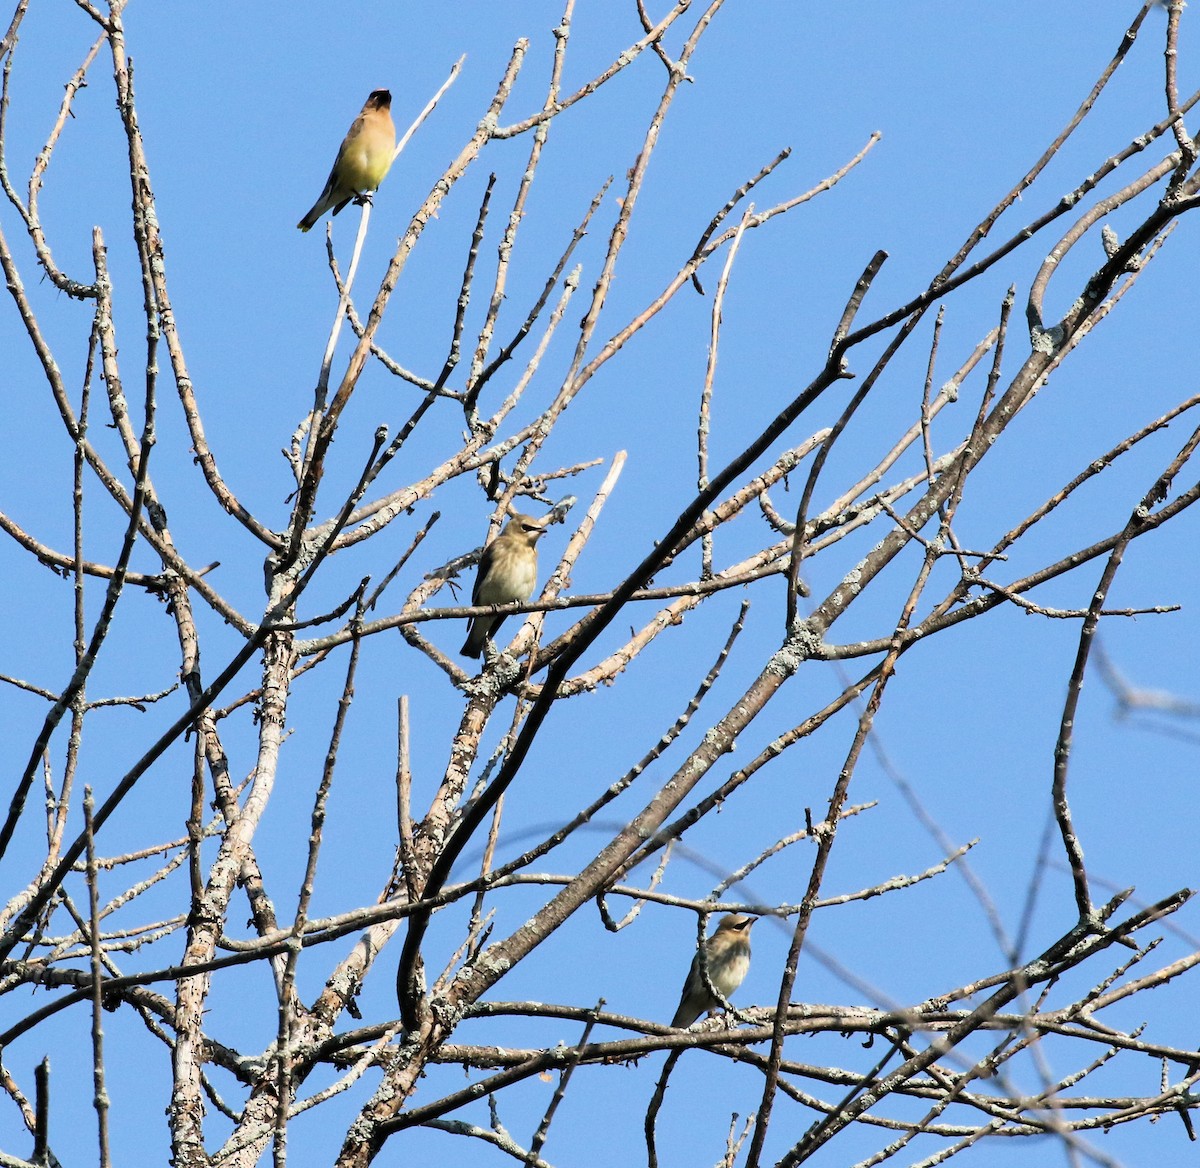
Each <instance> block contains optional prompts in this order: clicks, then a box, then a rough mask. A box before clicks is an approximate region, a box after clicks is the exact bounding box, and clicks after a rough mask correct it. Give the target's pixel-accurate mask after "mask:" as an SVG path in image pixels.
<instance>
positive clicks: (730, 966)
mask: <svg viewBox="0 0 1200 1168" xmlns="http://www.w3.org/2000/svg"><path fill="white" fill-rule="evenodd" d="M756 920H758V918H757V917H750V916H746V915H745V914H743V913H729V914H728V915H727V916H723V917H722V918H721V921H720V923H719V924H718V925H717V929H716V932H715V933H713V935H712V936H711V937H709V938H708V940H707V941H705V942H704V949H705V952H706V953H707V955H708V961H707V964H708V979H709V981H711V982H712V984H713V985H714V986H716V988H717V989H719V990H720V991H721V993H723V994H724V995H725V996H726V997H729V995H730V994H732V993H733V991H734V990H736V989H737V988H738V986H740V985H741V984H742V982H743V981H744V980H745V977H746V973H747V972H748V971H749V969H750V926H751V925H753V924H754V922H755V921H756ZM720 1007H721V1003H720V1002H719V1001H718V1000H717V999H716V998H715V997H714V996H713V995H712V994H711V993H710V992H709V989H708V986H706V985H705V984H704V977H703V975H702V974H701V972H700V954H699V952H697V954H696V956H695V957H693V958H692V968H691V969H689V970H688V975H687V981H685V982H684V983H683V995H682V997H680V999H679V1009H678V1010H676V1011H675V1017H674V1018H672V1019H671V1025H672V1026H681V1027H688V1026H690V1025H691V1024H692V1023H693V1022H695V1021H696V1019H697V1018H699V1017H700V1015H701V1014H705V1013H707V1012H708V1011H710V1010H718V1009H720Z"/></svg>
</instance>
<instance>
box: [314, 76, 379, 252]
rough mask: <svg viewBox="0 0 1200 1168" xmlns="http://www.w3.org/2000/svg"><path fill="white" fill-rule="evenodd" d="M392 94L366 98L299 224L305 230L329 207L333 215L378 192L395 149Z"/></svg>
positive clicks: (377, 92) (374, 95)
mask: <svg viewBox="0 0 1200 1168" xmlns="http://www.w3.org/2000/svg"><path fill="white" fill-rule="evenodd" d="M391 105H392V95H391V94H390V93H389V92H388V91H387V90H386V89H376V90H374V91H372V93H371V96H370V97H368V98H367V104H366V105H364V106H363V107H362V113H360V114H359V115H358V117H356V118H355V119H354V124H353V125H352V126H351V127H350V131H349V133H347V135H346V137H345V138H344V139H343V141H342V144H341V146H340V147H338V152H337V158H335V159H334V162H333V169H332V170H331V171H330V172H329V180H328V181H327V182H326V183H325V189H324V190H323V191H322V192H321V197H320V198H319V199H318V200H317V201H316V202H315V203H314V204H313V206H312V210H311V211H309V213H308V214H307V215H305V216H304V218H303V219H301V220H300V222H299V223H297V224H296V226H297V227H299V228H300V230H301V231H307V230H308V229H309V228H310V227H312V226H313V224H314V223H316V221H317V220H318V219H320V218H321V216H322V215H324V214H325V212H326V211H328V210H329V208H330V207H332V208H333V213H334V214H335V215H336V214H337V213H338V212H339V211H340V210H341V209H342V208H343V207H344V206H345V205H346V204H347V203H348V202H350V200H351V199H353V198H354V196H355V195H361V194H363V193H364V192H366V191H374V190H377V189H378V187H379V184H380V183H381V182H383V176H384V175H385V174H387V172H388V168H389V167H390V166H391V165H392V154H393V153H394V151H395V149H396V127H395V126H393V125H392V115H391V113H390V112H389V110H390V109H391Z"/></svg>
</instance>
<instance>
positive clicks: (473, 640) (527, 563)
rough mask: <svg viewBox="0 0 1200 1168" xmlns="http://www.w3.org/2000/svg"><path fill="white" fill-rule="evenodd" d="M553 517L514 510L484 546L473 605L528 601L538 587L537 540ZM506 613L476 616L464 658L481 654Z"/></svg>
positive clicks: (470, 630)
mask: <svg viewBox="0 0 1200 1168" xmlns="http://www.w3.org/2000/svg"><path fill="white" fill-rule="evenodd" d="M549 522H550V516H548V515H547V516H546V517H545V518H544V519H534V518H533V517H532V516H529V515H520V514H518V513H516V512H513V516H512V518H511V519H510V520H509V521H508V523H507V524H505V527H504V530H503V531H502V532H501V533H500V534H499V535H498V536H496V538H495V539H494V540H492V542H491V543H489V544H488V545H487V547H485V548H484V549H483V555H481V556H480V557H479V571H478V573H477V574H476V576H475V587H474V589H472V591H471V603H472V604H511V603H513V602H514V601H517V600H528V599H529V598H530V597H531V596H532V595H533V590H534V588H536V587H537V566H538V564H537V541H538V538H539V537H540V536H543V535H545V534H546V524H547V523H549ZM503 620H504V616H503V615H501V616H475V617H472V618H471V623H470V625H469V626H468V627H467V639H466V641H465V642H464V643H463V647H462V649H461V650H460V652H461V653H462V655H463V656H464V657H479V656H481V655H482V653H483V645H484V642H485V641H487V640H490V639H491V637H492V634H493V633H495V631H496V630H497V629H498V628H499V627H500V625H501V623H502V622H503Z"/></svg>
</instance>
